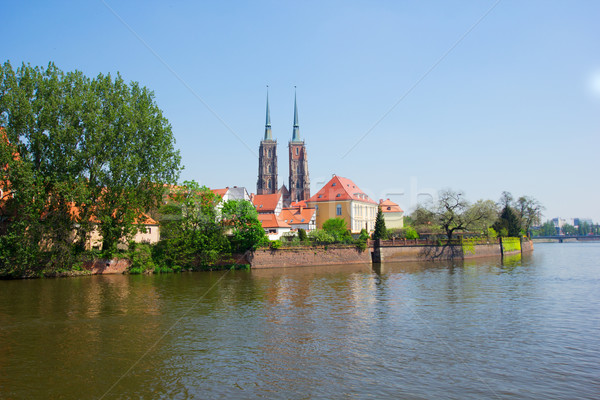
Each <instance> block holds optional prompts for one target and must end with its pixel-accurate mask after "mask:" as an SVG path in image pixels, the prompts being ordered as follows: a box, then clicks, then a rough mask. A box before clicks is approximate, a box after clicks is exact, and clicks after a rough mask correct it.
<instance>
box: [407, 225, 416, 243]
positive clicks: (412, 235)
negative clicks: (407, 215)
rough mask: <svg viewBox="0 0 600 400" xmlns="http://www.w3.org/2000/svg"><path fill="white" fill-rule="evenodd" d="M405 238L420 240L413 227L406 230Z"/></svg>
mask: <svg viewBox="0 0 600 400" xmlns="http://www.w3.org/2000/svg"><path fill="white" fill-rule="evenodd" d="M404 237H405V238H406V239H410V240H414V239H418V238H419V234H418V233H417V231H416V230H415V228H413V227H412V226H408V227H406V228H405V229H404Z"/></svg>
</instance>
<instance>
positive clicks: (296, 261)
mask: <svg viewBox="0 0 600 400" xmlns="http://www.w3.org/2000/svg"><path fill="white" fill-rule="evenodd" d="M248 261H249V262H250V265H251V266H252V268H281V267H299V266H307V265H333V264H363V263H369V264H370V263H371V251H370V249H369V248H367V249H366V250H364V251H359V250H358V249H357V248H356V247H343V248H336V247H333V246H329V247H327V248H325V247H318V248H308V249H277V250H270V249H259V250H256V251H255V252H254V253H253V254H252V255H250V256H249V257H248Z"/></svg>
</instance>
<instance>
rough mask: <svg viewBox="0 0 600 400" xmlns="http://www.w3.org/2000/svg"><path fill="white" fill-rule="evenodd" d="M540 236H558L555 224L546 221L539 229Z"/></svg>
mask: <svg viewBox="0 0 600 400" xmlns="http://www.w3.org/2000/svg"><path fill="white" fill-rule="evenodd" d="M539 233H540V236H554V235H556V227H555V226H554V222H552V221H546V222H544V224H543V225H542V226H541V227H540V229H539Z"/></svg>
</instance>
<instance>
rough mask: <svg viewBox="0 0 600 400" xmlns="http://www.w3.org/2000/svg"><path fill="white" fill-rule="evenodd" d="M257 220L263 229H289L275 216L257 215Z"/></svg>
mask: <svg viewBox="0 0 600 400" xmlns="http://www.w3.org/2000/svg"><path fill="white" fill-rule="evenodd" d="M258 220H259V221H260V223H261V225H262V227H263V228H267V229H268V228H290V226H289V225H288V224H287V223H285V221H284V220H282V219H281V218H279V217H278V216H277V215H275V214H258Z"/></svg>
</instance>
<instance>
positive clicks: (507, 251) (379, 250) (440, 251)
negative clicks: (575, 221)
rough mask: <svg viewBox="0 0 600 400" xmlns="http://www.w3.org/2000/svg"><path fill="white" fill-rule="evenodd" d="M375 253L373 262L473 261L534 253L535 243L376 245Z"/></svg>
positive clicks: (524, 241)
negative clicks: (509, 244) (474, 259)
mask: <svg viewBox="0 0 600 400" xmlns="http://www.w3.org/2000/svg"><path fill="white" fill-rule="evenodd" d="M371 251H373V252H374V255H373V262H388V261H423V260H447V259H465V260H466V259H472V258H482V257H502V256H508V255H513V254H520V253H528V252H532V251H533V242H532V241H531V240H529V239H525V238H523V239H521V240H520V243H519V240H517V241H516V243H514V242H512V243H511V246H508V243H506V244H504V245H503V244H502V242H501V241H498V242H497V243H477V244H474V245H472V246H460V245H449V246H435V245H417V244H415V245H404V244H400V245H397V246H393V245H392V246H390V245H389V243H387V245H385V246H381V247H378V246H377V245H376V244H375V246H374V248H373V249H372V250H371Z"/></svg>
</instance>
